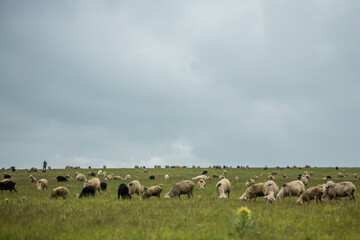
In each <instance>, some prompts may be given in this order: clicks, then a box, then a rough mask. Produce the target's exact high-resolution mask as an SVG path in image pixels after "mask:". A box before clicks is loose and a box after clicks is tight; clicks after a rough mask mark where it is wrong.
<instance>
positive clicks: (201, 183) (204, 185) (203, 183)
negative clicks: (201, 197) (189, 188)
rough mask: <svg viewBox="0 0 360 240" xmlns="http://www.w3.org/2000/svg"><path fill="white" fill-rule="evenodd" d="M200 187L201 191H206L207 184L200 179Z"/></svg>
mask: <svg viewBox="0 0 360 240" xmlns="http://www.w3.org/2000/svg"><path fill="white" fill-rule="evenodd" d="M198 185H199V190H201V189H205V187H206V182H205V180H203V179H200V180H199V182H198Z"/></svg>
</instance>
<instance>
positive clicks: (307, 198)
mask: <svg viewBox="0 0 360 240" xmlns="http://www.w3.org/2000/svg"><path fill="white" fill-rule="evenodd" d="M306 200H307V201H308V204H310V198H309V196H306Z"/></svg>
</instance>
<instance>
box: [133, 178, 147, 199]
mask: <svg viewBox="0 0 360 240" xmlns="http://www.w3.org/2000/svg"><path fill="white" fill-rule="evenodd" d="M145 190H146V188H145V187H144V186H141V184H140V182H139V181H137V180H134V181H132V182H130V183H129V193H130V194H131V195H132V194H137V195H140V196H141V195H142V194H143V193H144V192H145Z"/></svg>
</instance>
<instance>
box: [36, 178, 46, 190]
mask: <svg viewBox="0 0 360 240" xmlns="http://www.w3.org/2000/svg"><path fill="white" fill-rule="evenodd" d="M45 188H46V189H48V181H47V180H46V179H40V180H39V181H38V182H37V190H44V189H45Z"/></svg>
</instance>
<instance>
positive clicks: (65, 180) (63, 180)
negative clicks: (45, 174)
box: [56, 176, 68, 182]
mask: <svg viewBox="0 0 360 240" xmlns="http://www.w3.org/2000/svg"><path fill="white" fill-rule="evenodd" d="M56 180H57V181H58V182H67V181H68V180H67V179H66V177H64V176H57V177H56Z"/></svg>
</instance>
